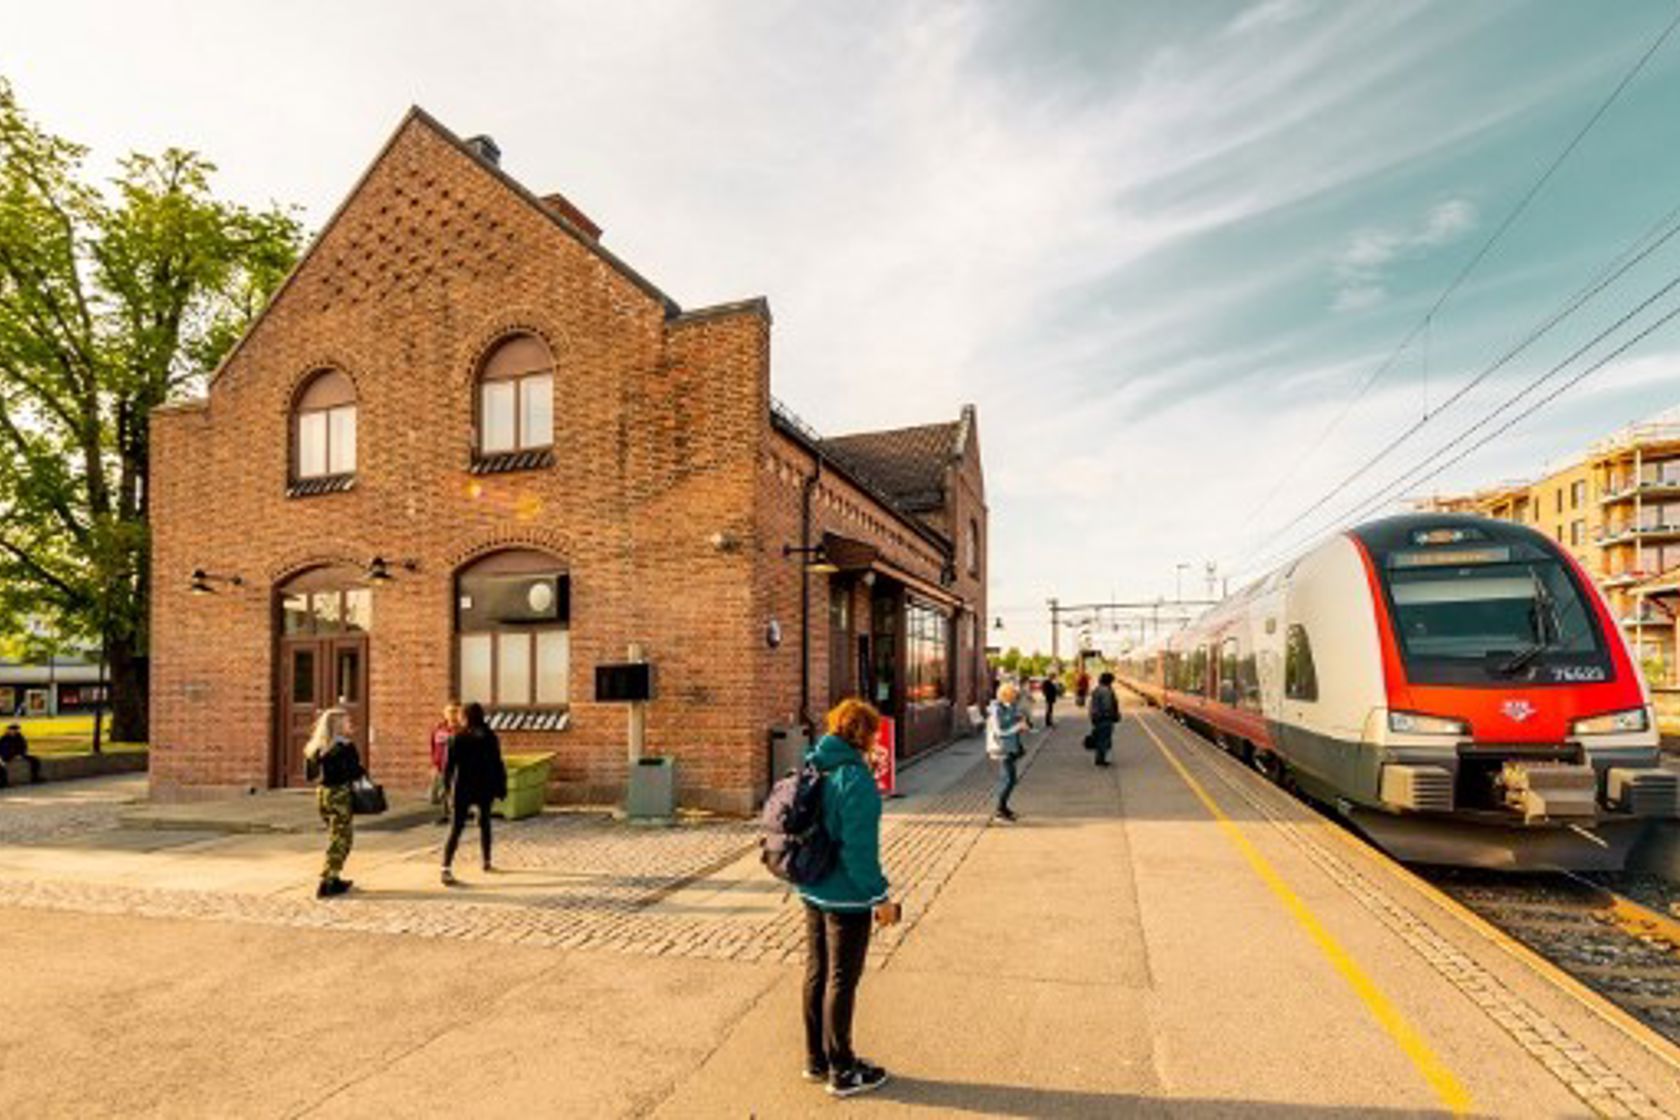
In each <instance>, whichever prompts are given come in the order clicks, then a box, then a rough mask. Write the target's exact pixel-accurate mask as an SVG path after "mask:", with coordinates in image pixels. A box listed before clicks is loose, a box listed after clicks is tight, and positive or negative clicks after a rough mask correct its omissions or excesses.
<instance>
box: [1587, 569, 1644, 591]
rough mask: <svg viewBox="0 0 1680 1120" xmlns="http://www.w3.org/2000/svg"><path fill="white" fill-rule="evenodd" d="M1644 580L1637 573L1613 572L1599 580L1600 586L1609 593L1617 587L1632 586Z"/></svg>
mask: <svg viewBox="0 0 1680 1120" xmlns="http://www.w3.org/2000/svg"><path fill="white" fill-rule="evenodd" d="M1644 578H1645V577H1644V576H1642V575H1640V574H1639V573H1637V572H1613V573H1611V574H1610V575H1607V576H1605V577H1604V578H1603V579H1601V580H1599V581H1598V585H1599V586H1600V587H1602V588H1604V589H1605V590H1607V591H1608V590H1610V589H1611V588H1615V587H1628V586H1631V585H1632V584H1635V583H1638V582H1639V581H1640V580H1642V579H1644Z"/></svg>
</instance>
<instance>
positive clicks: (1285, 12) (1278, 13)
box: [1225, 0, 1318, 35]
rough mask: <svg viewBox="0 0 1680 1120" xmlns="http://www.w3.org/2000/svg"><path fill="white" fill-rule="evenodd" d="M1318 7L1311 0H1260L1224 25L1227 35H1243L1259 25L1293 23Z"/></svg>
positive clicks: (1268, 25)
mask: <svg viewBox="0 0 1680 1120" xmlns="http://www.w3.org/2000/svg"><path fill="white" fill-rule="evenodd" d="M1316 7H1318V5H1317V4H1316V3H1313V2H1312V0H1261V2H1260V3H1258V4H1255V5H1253V6H1251V7H1248V8H1245V9H1243V10H1242V11H1241V12H1239V13H1238V14H1237V17H1236V18H1235V19H1233V20H1232V21H1231V22H1230V23H1229V24H1227V25H1226V27H1225V33H1226V34H1228V35H1243V34H1246V33H1247V32H1250V31H1254V30H1256V29H1258V28H1261V27H1271V26H1275V25H1277V24H1281V23H1293V22H1294V21H1296V20H1298V19H1300V18H1301V17H1302V16H1305V15H1308V14H1310V13H1311V12H1312V11H1313V9H1315V8H1316Z"/></svg>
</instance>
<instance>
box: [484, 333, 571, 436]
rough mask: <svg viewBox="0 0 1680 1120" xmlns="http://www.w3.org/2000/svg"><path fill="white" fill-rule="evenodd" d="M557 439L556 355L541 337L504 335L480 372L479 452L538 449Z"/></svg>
mask: <svg viewBox="0 0 1680 1120" xmlns="http://www.w3.org/2000/svg"><path fill="white" fill-rule="evenodd" d="M553 443H554V358H553V356H552V355H550V354H549V352H548V347H547V346H545V345H543V342H542V340H541V339H539V338H536V337H535V336H533V335H528V334H518V335H514V336H512V337H511V338H507V339H504V340H503V341H502V342H501V343H499V344H498V345H497V346H496V348H495V349H494V350H492V351H491V352H490V356H489V357H488V358H486V359H485V361H484V368H483V369H481V370H480V371H479V376H478V453H479V455H480V456H488V455H502V454H506V453H508V452H517V451H536V450H542V449H544V448H547V447H550V446H552V445H553Z"/></svg>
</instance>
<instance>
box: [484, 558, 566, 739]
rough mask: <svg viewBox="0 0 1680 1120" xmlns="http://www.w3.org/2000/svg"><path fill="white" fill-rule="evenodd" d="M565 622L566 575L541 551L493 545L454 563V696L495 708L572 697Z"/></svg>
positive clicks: (554, 705)
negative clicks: (493, 549)
mask: <svg viewBox="0 0 1680 1120" xmlns="http://www.w3.org/2000/svg"><path fill="white" fill-rule="evenodd" d="M570 625H571V581H570V579H569V578H568V576H567V574H566V571H565V569H564V566H563V565H561V564H560V562H559V561H557V560H556V559H555V558H554V557H552V556H549V555H548V554H547V553H543V552H536V551H532V550H525V549H519V550H510V551H507V552H498V553H495V554H493V555H491V556H487V557H485V558H484V559H482V560H479V561H477V562H476V563H474V564H472V565H470V566H468V567H466V568H463V569H461V571H460V572H459V573H457V575H456V577H455V640H456V688H455V693H456V695H457V696H459V697H460V698H461V700H462V701H463V702H470V701H473V700H476V701H478V702H479V703H481V704H483V705H484V706H485V707H486V708H491V709H493V710H495V711H496V712H497V713H498V714H502V713H510V712H511V713H532V712H536V711H538V710H546V711H548V712H556V711H560V710H564V709H565V708H566V706H567V705H568V704H569V703H570V700H571V685H570V676H571V630H570ZM499 725H500V726H524V725H523V724H509V723H507V722H506V721H505V720H504V721H501V722H500V723H499ZM532 726H535V727H539V728H541V727H543V726H545V725H542V724H540V723H538V724H533V725H532Z"/></svg>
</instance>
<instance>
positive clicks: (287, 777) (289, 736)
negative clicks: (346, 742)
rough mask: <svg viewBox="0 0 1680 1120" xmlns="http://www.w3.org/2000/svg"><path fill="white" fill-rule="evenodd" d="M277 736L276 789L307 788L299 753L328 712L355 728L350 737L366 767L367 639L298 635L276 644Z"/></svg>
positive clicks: (356, 636)
mask: <svg viewBox="0 0 1680 1120" xmlns="http://www.w3.org/2000/svg"><path fill="white" fill-rule="evenodd" d="M279 660H280V729H279V731H280V735H279V740H280V741H279V750H278V751H276V752H275V755H276V757H275V773H274V784H275V785H276V786H301V785H305V784H307V779H306V778H305V777H304V768H303V748H304V746H305V745H306V744H307V743H308V742H309V735H310V732H311V731H312V730H314V727H315V721H316V720H317V719H318V718H320V715H321V713H322V712H324V711H326V710H327V709H328V708H334V707H337V708H343V709H344V710H345V711H346V712H348V713H349V715H350V719H351V721H352V723H353V725H354V729H355V730H354V734H353V738H354V739H355V740H356V748H357V749H358V750H359V751H361V753H362V763H363V765H366V764H367V762H368V752H367V691H368V640H367V635H365V634H361V635H356V634H339V635H333V636H308V637H304V636H297V637H287V638H282V639H280V658H279Z"/></svg>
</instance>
